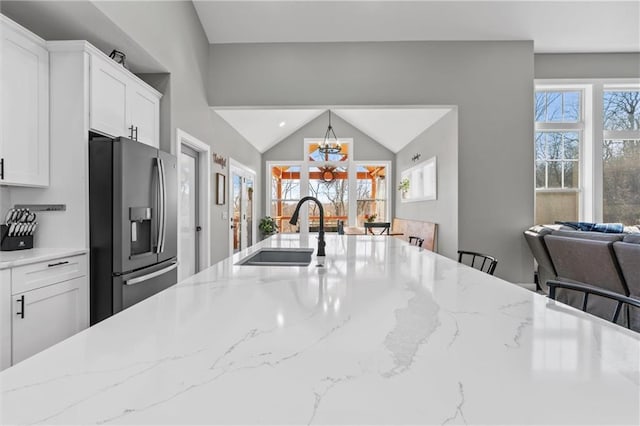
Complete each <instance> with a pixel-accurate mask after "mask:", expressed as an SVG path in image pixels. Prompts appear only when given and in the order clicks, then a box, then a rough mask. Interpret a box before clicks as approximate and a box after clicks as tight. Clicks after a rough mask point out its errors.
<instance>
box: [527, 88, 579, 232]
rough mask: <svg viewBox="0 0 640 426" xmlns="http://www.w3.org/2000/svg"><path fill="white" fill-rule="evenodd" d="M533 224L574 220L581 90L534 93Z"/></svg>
mask: <svg viewBox="0 0 640 426" xmlns="http://www.w3.org/2000/svg"><path fill="white" fill-rule="evenodd" d="M534 113H535V120H536V122H535V124H536V133H535V160H536V163H535V176H536V179H535V185H536V212H535V213H536V214H535V221H536V223H553V222H554V221H575V220H578V212H579V200H580V197H579V195H580V192H579V190H580V146H581V134H582V92H580V91H537V92H536V94H535V108H534Z"/></svg>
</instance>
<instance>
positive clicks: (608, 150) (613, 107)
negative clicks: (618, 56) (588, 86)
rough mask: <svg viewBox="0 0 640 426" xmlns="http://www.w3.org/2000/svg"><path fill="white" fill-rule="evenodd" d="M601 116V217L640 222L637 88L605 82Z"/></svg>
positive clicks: (639, 107)
mask: <svg viewBox="0 0 640 426" xmlns="http://www.w3.org/2000/svg"><path fill="white" fill-rule="evenodd" d="M602 120H603V127H604V131H603V138H602V140H603V142H602V196H603V219H604V221H605V222H621V223H623V224H626V225H640V90H638V89H637V88H635V89H634V88H625V87H611V88H610V87H607V86H605V87H604V91H603V117H602Z"/></svg>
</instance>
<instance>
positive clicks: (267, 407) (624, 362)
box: [0, 235, 640, 425]
mask: <svg viewBox="0 0 640 426" xmlns="http://www.w3.org/2000/svg"><path fill="white" fill-rule="evenodd" d="M300 239H301V240H302V241H300ZM261 245H266V246H269V245H271V246H282V247H287V246H291V247H297V246H308V247H315V239H314V238H305V237H300V236H298V235H279V236H275V237H273V238H271V239H269V240H267V241H265V242H262V243H261ZM253 250H255V246H254V248H252V249H249V251H253ZM246 254H247V252H246V251H245V252H243V253H240V254H238V255H236V256H234V258H233V259H228V260H225V261H222V262H220V263H218V264H217V265H215V266H213V267H211V268H209V269H208V270H206V271H203V272H202V273H200V274H198V275H196V276H194V277H192V278H190V279H187V280H185V281H183V282H181V283H179V284H178V285H176V286H174V287H172V288H170V289H168V290H166V291H164V292H162V293H160V294H158V295H156V296H154V297H152V298H150V299H147V300H146V301H144V302H142V303H140V304H138V305H136V306H134V307H132V308H130V309H128V310H125V311H123V312H121V313H120V314H118V315H116V316H114V317H112V318H109V319H107V320H106V321H103V322H102V323H100V324H98V325H96V326H94V327H92V328H90V329H88V330H85V331H83V332H81V333H79V334H77V335H75V336H73V337H71V338H70V339H67V340H66V341H64V342H62V343H60V344H58V345H56V346H53V347H52V348H49V349H48V350H46V351H44V352H42V353H40V354H37V355H35V356H33V357H32V358H30V359H27V360H25V361H23V362H22V363H19V364H17V365H15V366H13V367H11V368H9V369H7V370H5V371H4V372H2V373H0V382H1V389H2V394H1V401H0V403H1V406H0V408H1V412H2V414H1V415H0V416H1V418H0V422H1V423H2V424H16V423H18V424H34V423H47V424H51V423H55V424H92V423H100V424H143V423H144V424H194V423H198V424H231V423H233V424H598V425H603V424H634V425H637V424H639V423H640V405H639V404H638V401H639V400H640V373H639V369H640V365H639V364H640V363H639V362H638V360H639V359H640V335H639V334H637V333H633V332H631V331H628V330H625V329H622V328H619V327H617V326H614V325H612V324H609V323H607V322H606V321H603V320H600V319H598V318H594V317H590V316H587V315H586V314H583V313H582V312H579V311H576V310H574V309H571V308H566V307H563V306H562V305H560V304H556V303H555V302H551V301H549V300H548V299H546V298H545V297H544V296H541V295H538V294H535V293H533V292H530V291H527V290H524V289H522V288H520V287H518V286H516V285H513V284H510V283H507V282H505V281H502V280H500V279H497V278H495V277H492V276H489V275H487V274H484V273H481V272H479V271H476V270H473V269H470V268H468V267H466V266H462V265H459V264H458V263H456V262H454V261H452V260H449V259H446V258H444V257H442V256H439V255H436V254H434V253H431V252H427V251H422V250H419V249H418V248H417V247H415V246H409V245H408V244H406V243H405V242H403V241H401V240H399V239H396V238H390V237H385V236H365V235H362V236H345V235H343V236H338V235H329V236H328V238H327V259H326V264H325V267H324V268H318V267H316V266H314V263H315V262H314V263H312V265H310V266H309V267H259V266H236V265H234V262H235V261H237V260H239V259H240V257H244V255H246Z"/></svg>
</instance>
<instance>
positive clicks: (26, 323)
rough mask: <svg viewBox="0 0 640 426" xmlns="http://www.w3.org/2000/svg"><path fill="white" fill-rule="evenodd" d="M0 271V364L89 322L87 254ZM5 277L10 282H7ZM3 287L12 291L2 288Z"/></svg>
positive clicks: (29, 353)
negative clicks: (0, 343) (0, 293)
mask: <svg viewBox="0 0 640 426" xmlns="http://www.w3.org/2000/svg"><path fill="white" fill-rule="evenodd" d="M0 272H2V275H1V277H2V281H3V283H6V284H3V289H4V293H2V297H1V299H2V310H0V312H1V315H2V324H3V328H2V347H3V348H2V352H0V355H1V357H0V362H2V365H1V368H6V367H8V366H9V365H13V364H15V363H17V362H20V361H22V360H23V359H25V358H28V357H30V356H32V355H34V354H36V353H38V352H40V351H41V350H43V349H46V348H48V347H49V346H52V345H54V344H56V343H58V342H60V341H62V340H64V339H66V338H67V337H70V336H72V335H74V334H76V333H77V332H79V331H81V330H83V329H85V328H87V327H88V326H89V280H88V275H87V256H86V255H80V256H70V257H67V258H58V259H55V260H49V261H46V262H38V263H33V264H29V265H24V266H19V267H15V268H12V269H5V270H2V271H0ZM9 283H10V287H7V284H9ZM6 288H10V289H11V291H10V292H7V291H6ZM9 293H10V294H9ZM7 323H9V324H10V327H7V326H6V324H7ZM8 348H10V349H8ZM9 357H10V360H7V358H9Z"/></svg>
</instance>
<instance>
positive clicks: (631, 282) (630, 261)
mask: <svg viewBox="0 0 640 426" xmlns="http://www.w3.org/2000/svg"><path fill="white" fill-rule="evenodd" d="M638 237H640V235H638ZM638 242H640V240H639V241H638ZM613 251H614V253H615V254H616V258H617V259H618V263H619V264H620V270H621V271H622V276H623V277H624V279H625V281H626V283H627V287H628V288H629V296H631V297H633V298H636V299H640V244H639V243H628V242H618V243H614V244H613ZM630 310H631V313H630V317H631V328H632V329H633V330H635V331H640V309H637V308H630Z"/></svg>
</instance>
